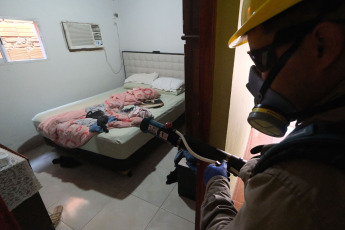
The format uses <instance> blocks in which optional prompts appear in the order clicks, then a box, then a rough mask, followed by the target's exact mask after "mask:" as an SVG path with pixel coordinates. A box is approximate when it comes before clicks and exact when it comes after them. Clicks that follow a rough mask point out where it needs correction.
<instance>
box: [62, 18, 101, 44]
mask: <svg viewBox="0 0 345 230" xmlns="http://www.w3.org/2000/svg"><path fill="white" fill-rule="evenodd" d="M62 25H63V28H64V32H65V37H66V42H67V45H68V48H69V50H82V49H100V48H102V47H103V42H102V35H101V30H100V28H99V26H98V25H96V24H90V23H78V22H62Z"/></svg>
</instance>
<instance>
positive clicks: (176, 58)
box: [32, 51, 185, 160]
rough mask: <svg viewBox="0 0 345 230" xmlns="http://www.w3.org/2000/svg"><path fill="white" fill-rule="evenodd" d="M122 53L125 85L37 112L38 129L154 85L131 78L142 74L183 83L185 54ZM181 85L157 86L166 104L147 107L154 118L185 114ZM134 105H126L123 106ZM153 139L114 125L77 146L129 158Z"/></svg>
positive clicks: (168, 118)
mask: <svg viewBox="0 0 345 230" xmlns="http://www.w3.org/2000/svg"><path fill="white" fill-rule="evenodd" d="M122 56H123V62H124V69H125V75H126V80H125V83H124V85H123V86H122V87H119V88H116V89H113V90H110V91H107V92H104V93H101V94H98V95H95V96H92V97H89V98H86V99H83V100H79V101H76V102H72V103H69V104H66V105H63V106H60V107H57V108H53V109H50V110H48V111H44V112H41V113H38V114H36V115H35V116H34V117H33V119H32V121H33V124H34V126H35V128H36V129H38V127H39V125H40V124H41V123H42V122H43V121H44V120H45V119H49V118H50V117H53V116H58V115H59V114H63V113H66V112H69V111H76V110H83V109H85V108H86V107H88V106H92V105H96V104H99V103H103V102H104V101H105V100H107V99H108V98H109V96H110V95H113V94H122V93H124V92H127V91H128V90H131V89H133V88H136V87H148V88H150V87H155V86H153V83H152V85H150V84H149V83H150V82H136V81H129V79H132V77H134V76H136V77H138V76H139V77H141V78H142V77H143V76H142V75H144V77H145V76H149V75H150V76H152V73H155V74H156V73H157V74H158V77H157V78H155V80H154V82H158V79H159V80H160V83H162V82H163V83H166V79H170V80H175V79H176V81H178V82H184V55H183V54H171V53H159V52H153V53H145V52H129V51H124V52H123V53H122ZM135 79H136V78H134V80H135ZM173 82H175V81H173ZM169 87H170V86H169ZM176 87H177V86H176ZM178 87H180V88H178V89H177V90H176V91H168V90H169V89H164V87H163V88H162V87H161V88H159V87H158V88H159V89H157V88H156V89H155V90H156V91H158V92H159V93H160V99H161V101H163V103H164V106H162V107H158V108H149V109H148V110H149V111H150V112H151V113H152V115H153V116H154V119H156V120H157V121H159V122H162V123H165V122H167V121H174V120H176V119H177V118H179V117H180V116H181V115H182V114H183V113H184V111H185V94H184V90H183V83H181V84H178ZM131 106H132V105H127V106H125V107H124V108H127V107H131ZM132 107H133V106H132ZM38 133H39V134H40V135H42V136H44V137H45V138H48V136H46V135H45V133H44V132H43V131H42V130H38ZM152 138H153V136H151V135H148V134H144V133H142V132H141V131H140V128H139V127H127V128H113V129H109V132H108V133H104V132H103V133H99V134H97V135H94V136H92V137H91V139H89V140H88V141H87V142H86V143H85V144H83V145H82V146H79V147H78V148H77V149H79V150H85V151H87V152H91V153H96V154H97V155H101V156H104V157H106V158H112V159H118V160H125V159H128V158H130V156H131V155H132V154H133V153H135V152H137V151H138V150H139V149H140V148H141V147H142V146H143V145H145V144H146V143H147V142H148V141H150V140H151V139H152Z"/></svg>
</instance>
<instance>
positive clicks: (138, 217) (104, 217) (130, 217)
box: [83, 195, 158, 230]
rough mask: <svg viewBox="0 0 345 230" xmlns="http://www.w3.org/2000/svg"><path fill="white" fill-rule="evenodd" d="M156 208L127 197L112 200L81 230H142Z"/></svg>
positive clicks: (130, 196)
mask: <svg viewBox="0 0 345 230" xmlns="http://www.w3.org/2000/svg"><path fill="white" fill-rule="evenodd" d="M157 210H158V207H156V206H154V205H152V204H150V203H148V202H146V201H143V200H141V199H139V198H137V197H135V196H132V195H129V196H127V197H125V198H124V199H123V200H118V199H113V200H112V202H110V203H109V204H108V205H107V206H105V207H104V209H103V210H102V211H101V212H100V213H98V214H97V215H96V216H95V217H94V218H93V219H92V220H91V221H90V223H88V224H87V225H86V227H85V228H84V229H83V230H95V229H102V230H114V229H116V230H143V229H145V227H146V226H147V225H148V224H149V222H150V220H151V219H152V218H153V216H154V215H155V214H156V212H157Z"/></svg>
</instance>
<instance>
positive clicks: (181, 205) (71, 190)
mask: <svg viewBox="0 0 345 230" xmlns="http://www.w3.org/2000/svg"><path fill="white" fill-rule="evenodd" d="M153 149H154V151H153V152H152V153H150V154H148V155H147V157H146V158H145V159H144V160H142V161H141V162H140V163H139V164H138V165H137V166H136V167H135V168H134V169H133V176H132V177H127V176H124V175H121V174H120V173H118V172H114V171H113V170H110V169H108V168H105V167H101V166H99V165H96V164H93V163H92V162H89V161H87V160H85V159H83V158H82V157H80V156H78V155H71V153H69V152H65V151H63V150H61V149H59V148H58V149H57V148H55V147H52V146H49V145H45V144H44V145H42V146H39V147H38V148H36V149H33V150H31V151H30V152H27V153H25V155H26V156H27V157H29V159H30V163H31V166H32V168H33V170H34V171H35V174H36V176H37V178H38V180H39V181H40V182H41V184H42V189H41V190H40V194H41V197H42V199H43V202H44V204H45V206H46V208H47V210H48V212H49V213H52V211H53V209H54V207H55V206H57V205H59V204H61V205H63V207H64V210H63V213H62V221H61V222H60V224H59V225H58V227H57V228H56V229H57V230H71V229H74V230H108V229H109V230H110V229H111V230H114V229H116V230H122V229H123V230H136V229H138V230H153V229H157V230H158V229H159V230H170V229H172V230H176V229H179V230H183V229H186V230H189V229H191V230H192V229H194V218H195V202H194V201H192V200H190V199H187V198H184V197H182V196H179V195H178V192H177V183H174V184H171V185H167V184H166V183H165V182H166V176H167V175H168V174H169V172H170V171H172V170H174V162H173V159H174V157H175V154H176V152H177V149H176V148H173V147H172V146H170V145H168V144H165V143H162V144H160V145H159V146H156V147H155V148H153ZM59 156H73V157H75V158H76V159H78V160H79V161H81V162H82V165H81V166H79V167H76V168H61V167H60V166H59V165H57V164H52V160H53V159H55V158H58V157H59Z"/></svg>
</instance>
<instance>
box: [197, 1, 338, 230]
mask: <svg viewBox="0 0 345 230" xmlns="http://www.w3.org/2000/svg"><path fill="white" fill-rule="evenodd" d="M241 19H242V26H241V27H240V28H239V29H238V31H236V33H235V34H234V35H233V36H232V37H231V38H230V41H229V46H230V47H231V48H232V47H236V46H239V45H241V44H243V43H245V42H248V43H249V47H250V51H249V52H248V54H249V55H250V57H251V58H252V60H253V62H254V64H255V65H253V66H252V67H251V69H250V73H249V82H248V84H247V88H248V90H249V91H250V93H251V94H252V95H253V96H254V98H255V106H254V108H253V110H252V111H251V112H250V114H249V117H248V122H249V123H250V125H251V126H252V127H254V128H255V129H257V130H259V131H260V132H262V133H264V134H267V135H270V136H274V137H282V136H284V134H285V132H286V130H287V126H288V125H289V123H290V122H292V121H296V128H295V130H294V131H293V132H292V133H291V134H289V135H288V136H287V137H286V138H285V139H284V140H283V141H282V142H281V143H279V144H275V145H270V146H259V147H256V148H254V149H253V151H254V152H257V153H258V152H261V155H260V157H258V158H253V159H251V160H249V161H248V163H247V164H246V165H245V166H244V167H243V168H242V169H241V171H240V177H241V179H242V180H243V181H244V184H245V191H244V198H245V202H244V204H243V206H242V208H241V209H240V210H239V211H237V210H236V209H235V207H234V205H233V202H232V200H231V197H230V188H229V183H228V180H227V172H226V167H227V166H226V163H224V164H222V165H221V166H214V165H209V166H208V167H207V168H206V170H205V174H204V181H205V184H206V193H205V199H204V202H203V204H202V207H201V226H202V229H255V230H261V229H272V230H273V229H274V230H284V229H303V230H305V229H345V1H343V0H327V1H326V0H244V1H243V6H242V15H241Z"/></svg>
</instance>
